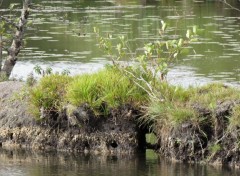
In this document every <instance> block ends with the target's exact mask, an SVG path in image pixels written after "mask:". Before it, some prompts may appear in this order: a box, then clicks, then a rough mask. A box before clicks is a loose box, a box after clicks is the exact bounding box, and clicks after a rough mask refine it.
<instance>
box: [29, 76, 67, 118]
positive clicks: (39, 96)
mask: <svg viewBox="0 0 240 176" xmlns="http://www.w3.org/2000/svg"><path fill="white" fill-rule="evenodd" d="M71 80H72V78H71V77H69V76H66V75H58V74H51V75H48V76H45V77H43V78H42V79H41V80H40V81H39V82H38V84H37V85H36V86H35V87H33V88H32V89H31V90H30V98H29V104H30V106H31V108H30V109H31V113H32V114H33V115H34V116H35V117H37V118H38V117H40V109H41V108H43V109H44V110H45V111H49V112H50V111H57V110H59V109H61V105H62V103H63V102H64V95H65V92H66V86H67V84H68V83H69V82H70V81H71Z"/></svg>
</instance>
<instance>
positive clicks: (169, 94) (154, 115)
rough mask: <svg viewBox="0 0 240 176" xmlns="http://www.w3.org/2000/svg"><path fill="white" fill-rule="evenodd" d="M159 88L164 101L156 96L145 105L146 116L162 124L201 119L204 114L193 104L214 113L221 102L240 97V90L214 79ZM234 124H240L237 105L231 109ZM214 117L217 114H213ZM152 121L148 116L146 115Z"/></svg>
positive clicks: (231, 122)
mask: <svg viewBox="0 0 240 176" xmlns="http://www.w3.org/2000/svg"><path fill="white" fill-rule="evenodd" d="M159 90H160V92H161V93H162V95H163V96H162V99H161V101H155V100H154V99H153V100H152V101H151V103H149V105H148V107H147V108H146V117H145V118H150V119H152V120H156V121H158V122H159V123H162V124H167V123H168V124H181V123H183V122H186V121H196V120H197V121H198V119H199V120H200V119H201V118H202V117H201V114H200V113H199V112H198V111H197V109H195V108H194V106H196V105H197V106H199V107H201V108H204V109H205V110H209V111H211V112H212V114H214V111H215V109H216V107H217V105H218V104H220V103H222V102H225V101H227V100H231V101H237V100H239V99H240V91H239V90H237V89H235V88H233V87H228V86H225V85H223V84H220V83H212V84H208V85H206V86H203V87H196V88H193V87H190V88H188V89H184V88H182V87H180V86H173V85H169V84H161V85H160V86H159ZM232 111H233V112H232V115H231V117H229V118H230V124H231V125H234V126H236V125H240V120H239V115H240V108H239V106H236V107H234V108H233V110H232ZM212 118H214V116H213V117H212ZM209 120H213V119H209ZM145 121H146V122H149V120H148V119H145Z"/></svg>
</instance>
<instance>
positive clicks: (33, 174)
mask: <svg viewBox="0 0 240 176" xmlns="http://www.w3.org/2000/svg"><path fill="white" fill-rule="evenodd" d="M0 161H1V163H0V175H1V176H53V175H54V176H70V175H71V176H75V175H83V176H85V175H87V176H100V175H102V176H115V175H116V176H117V175H119V176H123V175H124V176H154V175H158V176H205V175H210V176H228V175H229V176H230V175H231V176H235V175H236V176H237V175H239V174H240V172H239V171H238V170H234V169H230V168H221V167H212V166H203V165H197V164H192V165H189V164H179V163H172V162H167V161H165V160H163V159H161V158H159V157H158V156H157V155H156V154H155V153H153V152H152V151H147V153H146V154H139V155H132V156H100V155H98V156H96V155H95V156H92V155H83V154H79V153H78V154H67V153H37V152H30V151H16V150H13V151H9V150H2V149H1V150H0Z"/></svg>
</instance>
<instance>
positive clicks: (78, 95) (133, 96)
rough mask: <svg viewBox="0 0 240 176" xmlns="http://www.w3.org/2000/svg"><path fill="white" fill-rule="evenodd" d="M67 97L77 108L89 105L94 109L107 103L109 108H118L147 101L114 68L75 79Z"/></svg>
mask: <svg viewBox="0 0 240 176" xmlns="http://www.w3.org/2000/svg"><path fill="white" fill-rule="evenodd" d="M66 97H67V100H68V101H69V102H70V103H71V104H73V105H75V106H79V105H81V104H83V103H88V104H90V106H92V107H93V108H97V107H99V106H100V105H101V103H102V102H106V103H107V105H108V107H117V106H119V105H121V104H125V103H134V104H138V103H140V104H141V103H142V102H144V101H146V100H147V94H146V93H145V92H144V91H143V90H142V89H140V88H139V87H137V86H136V85H135V84H133V83H132V82H131V81H130V80H129V78H127V77H125V76H124V75H122V74H121V73H120V72H119V71H118V70H116V69H114V68H105V69H104V70H101V71H99V72H97V73H94V74H84V75H81V76H77V77H75V78H74V79H73V81H72V82H71V83H70V84H69V86H68V89H67V95H66Z"/></svg>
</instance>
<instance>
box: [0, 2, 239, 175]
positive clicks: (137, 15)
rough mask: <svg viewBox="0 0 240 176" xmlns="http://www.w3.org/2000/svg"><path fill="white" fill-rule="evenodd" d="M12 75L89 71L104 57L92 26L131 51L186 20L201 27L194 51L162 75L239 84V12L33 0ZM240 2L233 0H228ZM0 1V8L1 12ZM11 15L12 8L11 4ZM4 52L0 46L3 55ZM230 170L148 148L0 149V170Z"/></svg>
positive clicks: (178, 80)
mask: <svg viewBox="0 0 240 176" xmlns="http://www.w3.org/2000/svg"><path fill="white" fill-rule="evenodd" d="M0 2H1V1H0ZM34 2H35V3H36V4H38V6H34V7H33V9H32V11H31V15H30V19H31V21H32V24H33V25H32V26H29V27H28V30H27V33H26V45H25V47H24V49H22V50H21V53H20V56H19V61H18V62H17V64H16V66H15V68H14V70H13V76H14V77H18V78H19V77H20V78H21V77H22V78H24V79H25V78H26V77H27V75H28V74H30V73H31V72H32V71H33V68H34V66H35V65H40V66H41V67H43V68H46V67H49V66H50V67H52V68H53V70H54V71H62V70H64V69H68V70H70V72H71V74H81V73H85V72H93V71H96V70H98V69H100V68H102V67H103V66H104V65H105V64H107V63H111V62H110V60H109V59H108V58H107V57H106V56H105V55H104V53H103V51H101V50H100V49H99V48H98V46H97V41H96V37H95V34H94V32H93V27H98V28H99V29H100V30H101V32H102V34H112V35H113V38H116V37H117V36H118V35H125V36H127V38H128V39H129V41H130V45H131V47H132V48H133V49H137V48H141V47H142V46H143V44H144V43H146V42H150V41H155V40H158V39H159V32H158V31H159V29H160V28H161V20H164V21H165V22H167V23H168V24H169V28H168V30H167V33H168V34H169V35H170V36H172V37H177V36H178V35H185V31H186V29H188V28H191V27H192V26H193V25H198V26H199V28H201V29H204V32H203V33H202V34H201V37H200V40H199V41H198V42H197V43H195V44H194V45H193V46H192V48H193V49H194V51H195V52H192V53H190V54H189V55H188V56H187V57H183V58H181V59H180V60H179V61H178V62H177V63H176V64H175V65H173V66H172V68H171V71H170V73H169V77H168V79H169V81H170V82H172V83H175V84H181V85H184V86H187V85H200V84H204V83H207V82H211V81H222V82H224V83H228V84H232V85H235V86H240V67H239V66H240V57H239V54H240V28H239V26H240V12H239V11H237V10H234V9H232V8H230V6H228V5H226V4H224V3H222V2H220V1H213V0H209V1H208V0H206V1H204V0H181V1H180V0H178V1H171V0H157V1H155V0H101V1H99V0H64V1H63V0H50V1H38V0H35V1H34ZM228 2H229V3H230V4H231V5H233V6H234V7H237V8H240V3H239V2H238V1H233V0H232V1H231V0H229V1H228ZM10 3H19V0H11V1H9V0H3V2H2V5H1V8H0V14H9V12H8V10H7V8H8V7H9V4H10ZM12 13H13V14H15V13H19V11H18V10H14V11H13V12H12ZM4 55H5V56H6V52H5V53H4ZM38 175H39V176H40V175H41V176H42V175H44V176H45V175H46V176H64V175H66V176H75V175H83V176H85V175H86V176H90V175H93V176H99V175H102V176H108V175H109V176H110V175H111V176H112V175H119V176H120V175H121V176H128V175H129V176H130V175H131V176H154V175H159V176H205V175H209V176H228V175H229V176H230V175H231V176H235V175H236V176H237V175H240V173H239V171H238V170H232V169H229V168H222V167H212V166H203V165H197V164H196V165H188V164H178V163H171V162H167V161H165V160H164V159H163V158H159V157H158V156H156V155H155V154H154V153H153V152H152V151H147V153H146V155H145V154H139V155H134V156H129V157H123V156H108V157H107V156H91V155H82V154H75V155H70V154H59V153H57V154H56V153H43V154H41V153H35V152H29V151H28V152H27V151H14V150H7V151H6V150H0V176H38Z"/></svg>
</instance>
